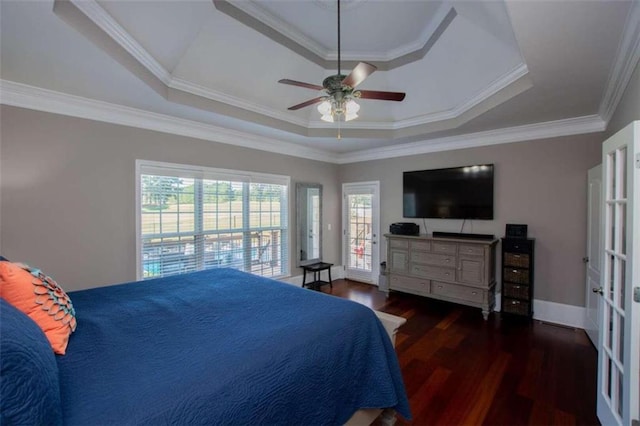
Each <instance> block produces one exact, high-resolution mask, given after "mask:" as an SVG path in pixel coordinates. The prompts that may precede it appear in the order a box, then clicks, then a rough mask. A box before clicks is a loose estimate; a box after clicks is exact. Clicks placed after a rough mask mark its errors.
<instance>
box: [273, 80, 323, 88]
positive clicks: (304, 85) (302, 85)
mask: <svg viewBox="0 0 640 426" xmlns="http://www.w3.org/2000/svg"><path fill="white" fill-rule="evenodd" d="M278 83H282V84H290V85H291V86H298V87H306V88H307V89H313V90H324V87H322V86H318V85H317V84H311V83H305V82H303V81H295V80H289V79H288V78H283V79H282V80H278Z"/></svg>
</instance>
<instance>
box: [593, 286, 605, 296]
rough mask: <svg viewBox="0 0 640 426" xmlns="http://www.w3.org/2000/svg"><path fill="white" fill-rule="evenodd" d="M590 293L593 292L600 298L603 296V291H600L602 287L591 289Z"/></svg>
mask: <svg viewBox="0 0 640 426" xmlns="http://www.w3.org/2000/svg"><path fill="white" fill-rule="evenodd" d="M591 291H593V292H594V293H598V294H600V296H602V295H603V294H604V290H602V287H598V288H593V289H591Z"/></svg>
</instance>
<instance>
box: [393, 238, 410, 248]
mask: <svg viewBox="0 0 640 426" xmlns="http://www.w3.org/2000/svg"><path fill="white" fill-rule="evenodd" d="M389 247H391V248H399V249H408V248H409V241H407V240H396V239H390V240H389Z"/></svg>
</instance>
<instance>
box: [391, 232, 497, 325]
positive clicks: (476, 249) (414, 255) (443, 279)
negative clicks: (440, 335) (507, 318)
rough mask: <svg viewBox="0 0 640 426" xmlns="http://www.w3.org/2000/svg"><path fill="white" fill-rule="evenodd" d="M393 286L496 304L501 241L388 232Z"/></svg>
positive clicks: (486, 309) (487, 308)
mask: <svg viewBox="0 0 640 426" xmlns="http://www.w3.org/2000/svg"><path fill="white" fill-rule="evenodd" d="M385 237H386V238H387V274H388V280H389V281H388V282H389V289H390V290H396V291H402V292H405V293H412V294H417V295H420V296H426V297H432V298H435V299H441V300H447V301H450V302H455V303H460V304H463V305H469V306H476V307H479V308H482V316H483V317H484V319H485V320H486V319H487V318H488V316H489V313H490V312H491V311H492V310H493V308H494V306H495V287H496V270H495V269H496V268H495V264H496V245H497V243H498V240H496V239H494V240H472V239H455V238H433V237H430V236H407V235H393V234H385Z"/></svg>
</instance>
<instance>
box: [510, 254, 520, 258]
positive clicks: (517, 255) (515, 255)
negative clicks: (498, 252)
mask: <svg viewBox="0 0 640 426" xmlns="http://www.w3.org/2000/svg"><path fill="white" fill-rule="evenodd" d="M512 256H513V257H516V258H518V259H519V258H520V255H519V254H513V255H512Z"/></svg>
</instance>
